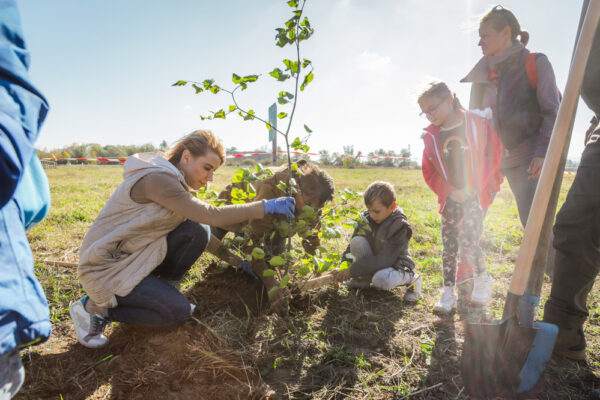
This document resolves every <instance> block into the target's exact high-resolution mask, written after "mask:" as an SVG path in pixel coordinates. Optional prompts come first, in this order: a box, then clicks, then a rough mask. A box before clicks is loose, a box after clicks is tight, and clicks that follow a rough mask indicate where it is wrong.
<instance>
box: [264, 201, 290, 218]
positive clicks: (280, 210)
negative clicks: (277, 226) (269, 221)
mask: <svg viewBox="0 0 600 400" xmlns="http://www.w3.org/2000/svg"><path fill="white" fill-rule="evenodd" d="M263 205H264V207H265V215H266V214H284V215H285V216H286V217H288V218H290V219H291V218H294V210H295V207H296V200H295V199H294V198H293V197H278V198H276V199H269V200H264V199H263Z"/></svg>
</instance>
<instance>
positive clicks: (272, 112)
mask: <svg viewBox="0 0 600 400" xmlns="http://www.w3.org/2000/svg"><path fill="white" fill-rule="evenodd" d="M269 125H271V129H269V142H273V165H277V130H276V129H277V103H273V104H272V105H271V107H269Z"/></svg>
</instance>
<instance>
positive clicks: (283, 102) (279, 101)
mask: <svg viewBox="0 0 600 400" xmlns="http://www.w3.org/2000/svg"><path fill="white" fill-rule="evenodd" d="M277 102H278V103H279V104H287V103H289V101H287V100H286V99H284V98H283V97H278V98H277Z"/></svg>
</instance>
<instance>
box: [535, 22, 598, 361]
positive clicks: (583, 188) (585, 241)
mask: <svg viewBox="0 0 600 400" xmlns="http://www.w3.org/2000/svg"><path fill="white" fill-rule="evenodd" d="M599 60H600V29H598V28H597V29H596V33H595V36H594V41H593V43H592V50H591V53H590V56H589V60H588V62H587V64H586V69H585V74H584V77H583V84H582V87H581V98H582V99H583V101H584V102H585V103H586V104H587V105H588V107H589V108H590V109H591V110H592V111H593V112H594V113H595V121H593V122H592V127H591V129H590V130H588V134H587V135H586V146H585V149H584V151H583V154H582V156H581V163H580V164H579V167H578V168H577V174H576V175H575V179H574V180H573V184H572V185H571V188H570V189H569V193H568V194H567V198H566V200H565V202H564V204H563V205H562V207H561V209H560V211H559V212H558V215H557V216H556V222H555V224H554V240H553V245H554V249H555V250H556V258H555V260H554V265H555V270H554V281H553V283H552V289H551V291H550V297H549V298H548V301H547V302H546V306H545V309H544V321H545V322H549V323H552V324H555V325H557V326H558V329H559V330H558V337H557V339H556V344H555V346H554V353H556V354H559V355H562V356H564V357H567V358H571V359H574V360H583V359H584V358H585V349H586V342H585V336H584V333H583V324H584V322H585V320H586V319H587V317H588V315H589V312H588V308H587V305H586V303H587V297H588V294H589V293H590V291H591V290H592V287H593V286H594V280H595V278H596V276H597V275H598V271H599V270H600V128H598V125H597V121H598V118H599V117H600V63H599V62H598V61H599ZM594 129H595V130H594Z"/></svg>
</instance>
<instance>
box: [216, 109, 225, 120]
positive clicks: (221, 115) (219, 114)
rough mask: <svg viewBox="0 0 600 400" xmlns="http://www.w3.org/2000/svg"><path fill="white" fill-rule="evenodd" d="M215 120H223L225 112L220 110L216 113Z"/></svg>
mask: <svg viewBox="0 0 600 400" xmlns="http://www.w3.org/2000/svg"><path fill="white" fill-rule="evenodd" d="M214 117H215V118H221V119H225V110H223V109H222V108H221V109H220V110H219V111H217V112H216V113H215V115H214Z"/></svg>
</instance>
